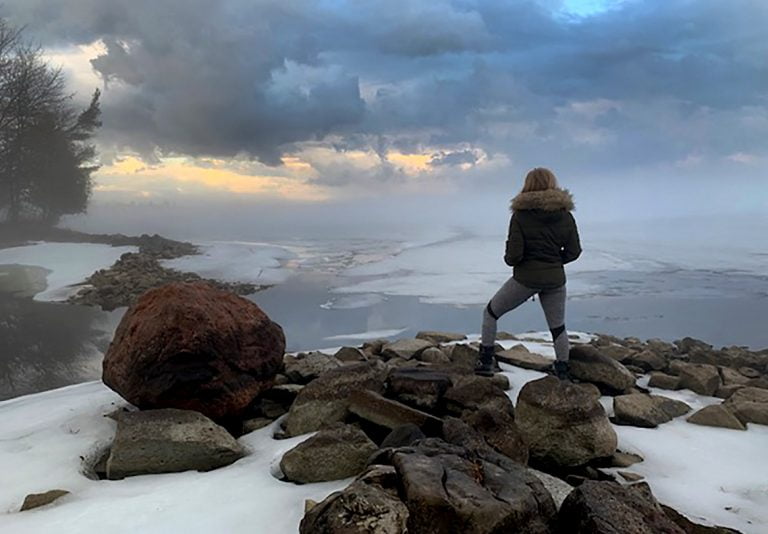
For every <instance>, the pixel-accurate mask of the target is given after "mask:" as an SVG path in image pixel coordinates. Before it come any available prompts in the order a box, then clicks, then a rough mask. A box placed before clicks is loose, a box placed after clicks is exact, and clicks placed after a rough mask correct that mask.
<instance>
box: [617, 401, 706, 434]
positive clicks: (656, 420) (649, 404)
mask: <svg viewBox="0 0 768 534" xmlns="http://www.w3.org/2000/svg"><path fill="white" fill-rule="evenodd" d="M690 411H691V407H690V406H688V405H687V404H686V403H684V402H682V401H678V400H674V399H670V398H667V397H664V396H661V395H647V394H645V393H632V394H630V395H620V396H618V397H614V399H613V412H614V420H613V422H614V423H616V424H619V425H631V426H638V427H642V428H656V427H657V426H659V425H661V424H664V423H668V422H670V421H671V420H672V419H674V418H675V417H680V416H681V415H685V414H686V413H688V412H690Z"/></svg>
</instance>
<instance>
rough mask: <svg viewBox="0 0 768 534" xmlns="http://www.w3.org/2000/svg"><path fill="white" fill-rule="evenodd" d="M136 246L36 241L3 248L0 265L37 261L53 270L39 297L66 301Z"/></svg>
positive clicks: (45, 267)
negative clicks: (79, 285)
mask: <svg viewBox="0 0 768 534" xmlns="http://www.w3.org/2000/svg"><path fill="white" fill-rule="evenodd" d="M136 250H137V249H136V247H112V246H109V245H98V244H93V243H45V242H40V243H35V244H32V245H26V246H21V247H13V248H6V249H1V250H0V265H7V264H18V265H34V266H37V267H42V268H44V269H47V270H48V271H50V272H49V273H48V275H47V277H46V283H47V287H46V289H45V291H43V292H41V293H38V294H37V295H35V297H34V299H35V300H40V301H63V300H66V299H67V298H68V297H70V296H71V295H74V294H75V293H77V291H78V290H79V287H72V286H73V285H75V284H81V283H82V282H83V281H85V279H86V278H88V277H89V276H91V275H92V274H93V273H94V272H95V271H98V270H99V269H106V268H107V267H109V266H111V265H112V264H113V263H115V262H116V261H117V260H118V259H119V258H120V256H121V255H123V254H125V253H126V252H136Z"/></svg>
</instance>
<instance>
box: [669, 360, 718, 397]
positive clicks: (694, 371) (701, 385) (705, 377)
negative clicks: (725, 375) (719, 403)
mask: <svg viewBox="0 0 768 534" xmlns="http://www.w3.org/2000/svg"><path fill="white" fill-rule="evenodd" d="M679 371H680V387H681V388H683V389H690V390H691V391H693V392H695V393H698V394H699V395H709V396H712V395H714V394H715V392H716V391H717V390H718V388H719V387H720V386H721V385H722V380H721V379H720V373H719V372H718V371H717V367H715V366H714V365H709V364H696V363H685V364H681V365H680V367H679Z"/></svg>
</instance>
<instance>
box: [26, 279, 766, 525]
mask: <svg viewBox="0 0 768 534" xmlns="http://www.w3.org/2000/svg"><path fill="white" fill-rule="evenodd" d="M171 325H172V326H173V328H172V329H171V328H169V327H170V326H171ZM169 332H172V334H169ZM169 336H170V337H169ZM504 337H505V338H506V340H508V341H507V342H506V343H505V344H506V345H507V348H506V350H505V349H504V348H503V347H501V346H499V347H498V350H497V359H498V360H499V362H501V364H502V365H503V366H505V370H506V371H507V373H506V374H501V373H499V374H496V375H495V376H493V377H487V378H486V377H478V376H475V375H474V373H473V368H474V365H475V362H476V360H477V357H478V350H477V344H476V343H470V342H468V341H467V339H466V337H465V336H464V335H462V334H453V333H444V332H420V333H419V334H418V335H417V336H416V338H413V339H400V340H396V341H388V340H373V341H368V342H366V343H363V344H362V345H360V346H347V347H342V348H341V349H339V350H338V351H337V352H336V353H335V354H326V353H322V352H309V353H299V354H285V353H284V348H285V338H284V336H283V333H282V329H281V328H280V326H279V325H277V324H276V323H274V322H272V321H271V320H270V319H269V318H268V317H267V316H266V315H265V314H264V313H263V312H262V311H261V310H260V309H259V308H258V306H256V305H255V304H254V303H253V302H250V301H248V300H245V299H241V298H239V297H236V296H234V295H232V294H231V293H228V292H222V291H220V290H218V289H216V288H215V287H212V286H211V285H209V284H205V283H201V282H195V283H176V284H171V285H168V286H165V287H163V288H159V289H154V290H151V291H149V292H147V293H146V294H145V295H144V296H142V297H141V299H140V300H139V302H138V303H137V304H136V305H135V306H134V307H132V308H131V309H130V310H129V312H128V313H127V314H126V316H125V317H124V318H123V321H122V322H121V324H120V326H119V327H118V330H117V332H116V335H115V339H114V341H113V342H112V344H111V346H110V349H109V351H108V352H107V355H106V356H105V362H104V375H103V381H104V383H105V384H107V385H108V386H109V387H110V388H112V389H113V390H114V391H116V392H118V393H119V394H120V395H121V396H122V397H123V398H124V399H126V400H127V401H128V402H129V403H130V404H129V405H126V406H125V407H124V408H122V409H120V410H118V411H117V412H114V413H111V414H109V417H111V418H112V419H114V420H115V421H116V434H115V437H114V440H113V442H112V444H111V446H110V447H109V448H108V449H106V450H102V451H101V453H100V454H97V455H96V457H95V458H94V459H95V460H98V461H95V462H93V461H86V463H85V465H84V466H83V469H84V472H85V473H86V474H87V475H88V476H90V477H93V478H94V479H111V480H119V479H122V478H125V477H129V476H135V475H147V474H160V473H168V472H179V471H188V470H198V471H210V470H214V469H218V468H220V467H223V466H226V465H231V464H232V463H234V462H237V461H238V460H239V459H240V458H243V457H244V456H247V455H249V454H252V453H251V452H250V451H249V450H248V449H247V448H245V447H243V446H242V444H241V443H240V441H239V440H238V438H240V437H241V436H243V435H245V434H249V433H251V432H254V431H256V430H258V429H263V428H265V427H269V428H270V429H274V433H273V436H272V439H275V440H280V439H287V438H295V437H298V436H304V435H306V436H307V439H304V440H302V441H301V442H299V443H298V444H297V445H295V446H293V447H291V448H290V449H289V450H287V451H285V452H284V453H283V454H282V455H281V458H280V460H279V469H277V470H276V471H274V472H273V473H272V475H274V476H276V477H278V478H279V479H281V480H282V481H283V483H285V484H312V483H317V482H324V481H334V480H344V479H348V478H353V482H352V483H351V484H350V485H349V486H348V487H347V488H346V489H343V490H341V491H338V492H335V493H332V494H331V495H329V496H328V497H327V498H326V499H324V500H323V501H322V502H309V501H308V502H306V503H305V510H306V512H305V516H304V519H303V520H302V522H301V527H300V531H301V532H302V533H305V534H310V533H311V534H341V533H344V534H349V533H360V534H362V533H364V532H376V533H382V534H405V533H408V534H422V533H423V534H427V533H430V534H431V533H435V532H437V533H442V532H445V533H453V532H461V533H468V534H492V533H502V532H529V533H540V534H547V533H552V534H560V533H562V534H566V533H568V534H571V533H575V534H580V533H583V534H587V533H590V534H594V533H597V534H603V533H604V534H614V533H615V532H626V533H629V534H634V533H637V534H641V533H655V532H665V533H672V534H682V533H691V534H692V533H697V534H698V533H711V534H725V533H733V532H737V531H735V530H733V529H729V528H724V527H713V526H704V525H699V524H696V523H694V522H692V521H691V520H690V519H688V518H686V517H685V516H684V515H682V514H680V513H678V512H677V511H675V510H674V509H672V508H670V507H667V506H664V505H662V504H660V503H659V502H658V501H657V500H656V498H655V497H654V495H653V493H652V491H651V486H649V485H648V484H647V483H646V481H644V480H643V476H641V475H639V474H638V473H636V472H634V471H632V466H633V465H637V464H638V463H640V462H643V461H644V460H643V458H642V457H640V456H639V455H637V454H629V453H627V452H624V451H621V450H618V441H617V433H616V426H615V425H631V426H636V427H641V428H654V427H658V426H660V425H665V424H667V423H669V422H670V421H672V420H674V419H678V418H686V419H684V420H687V422H688V423H690V424H691V428H692V429H693V428H695V425H707V426H714V427H719V428H721V429H728V430H726V431H727V432H738V431H741V433H743V434H744V435H748V434H750V432H749V430H748V427H747V425H754V424H757V425H768V350H763V351H750V350H747V349H744V348H742V347H725V348H723V349H720V350H716V349H714V348H713V347H711V346H710V345H707V344H706V343H703V342H701V341H698V340H695V339H691V338H685V339H682V340H679V341H676V342H675V343H666V342H663V341H660V340H648V341H645V342H643V341H641V340H639V339H636V338H626V339H619V338H616V337H613V336H603V335H596V336H593V337H592V339H591V340H589V341H588V342H584V341H580V340H574V344H573V347H572V349H571V355H570V357H571V375H572V379H571V380H568V381H561V380H558V379H557V378H555V377H554V376H546V374H545V375H542V374H534V375H525V376H528V378H526V379H525V380H524V381H523V382H521V383H519V384H518V385H517V387H520V390H519V394H518V395H517V397H516V398H517V402H516V403H513V402H512V399H513V398H515V397H513V396H510V394H509V390H510V389H511V388H512V387H513V386H512V384H511V383H510V377H514V376H515V373H516V372H521V373H531V370H538V371H542V372H544V373H548V372H549V368H550V364H551V360H549V359H548V358H547V357H545V356H542V355H538V354H535V353H533V352H531V351H530V350H529V349H528V348H526V346H525V345H524V344H523V343H518V344H515V336H512V335H505V336H504ZM526 341H529V340H526ZM515 369H517V370H518V371H515ZM510 373H512V374H510ZM639 379H642V380H646V379H647V380H648V381H650V382H651V385H652V387H654V388H666V389H669V390H676V389H683V388H685V389H688V390H690V391H692V392H696V393H698V394H701V395H707V396H711V395H716V396H719V397H721V398H722V399H723V401H722V403H721V404H712V405H708V406H707V407H706V408H704V409H701V410H697V411H694V410H693V409H692V408H691V407H690V406H689V405H688V404H686V403H685V402H682V401H680V400H675V399H672V398H669V397H666V396H664V395H660V394H658V389H655V390H654V393H651V391H650V390H649V389H648V388H646V387H642V386H641V385H639V382H641V381H642V380H639ZM606 396H607V398H610V399H611V402H612V405H613V410H612V411H613V415H612V416H611V417H609V415H610V412H607V411H606V409H605V408H604V404H603V403H602V402H604V401H605V399H606ZM601 401H602V402H601ZM270 432H273V430H270ZM88 457H89V458H92V457H93V456H88ZM45 495H51V496H54V497H56V496H61V495H66V489H61V488H57V489H56V490H53V491H52V492H49V493H46V494H45ZM36 499H37V500H40V499H42V502H44V503H46V502H50V501H46V500H45V499H44V498H43V496H41V495H34V496H29V497H28V499H27V501H34V502H37V500H36ZM25 506H26V505H25Z"/></svg>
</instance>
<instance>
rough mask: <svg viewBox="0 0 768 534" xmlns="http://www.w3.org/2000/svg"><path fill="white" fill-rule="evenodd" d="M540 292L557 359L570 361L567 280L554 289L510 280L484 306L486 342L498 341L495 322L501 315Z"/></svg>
mask: <svg viewBox="0 0 768 534" xmlns="http://www.w3.org/2000/svg"><path fill="white" fill-rule="evenodd" d="M537 293H538V295H539V300H540V301H541V307H542V309H543V310H544V316H545V317H546V318H547V324H548V325H549V331H550V332H552V341H553V343H554V345H555V354H556V355H557V359H558V360H561V361H568V350H569V348H570V347H569V343H568V333H567V332H566V331H565V284H563V285H561V286H560V287H557V288H555V289H532V288H530V287H526V286H524V285H523V284H521V283H520V282H518V281H517V280H515V279H514V278H510V279H509V280H507V281H506V282H505V283H504V285H503V286H501V289H499V290H498V291H497V292H496V294H495V295H494V296H493V298H492V299H491V301H490V302H489V303H488V305H487V306H486V307H485V310H483V339H482V343H483V346H485V347H491V346H493V344H494V343H495V342H496V322H497V321H498V319H499V318H500V317H501V316H502V315H504V314H505V313H507V312H508V311H511V310H514V309H515V308H517V307H518V306H520V305H521V304H522V303H523V302H525V301H526V300H528V299H529V298H531V297H532V296H533V295H535V294H537Z"/></svg>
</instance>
